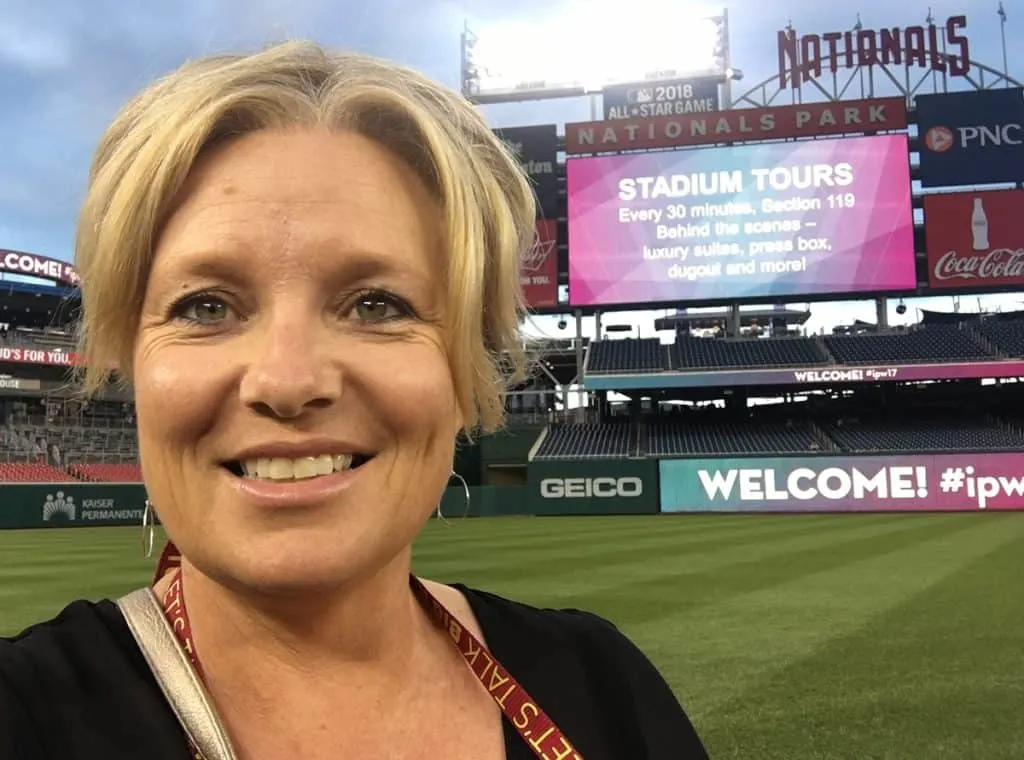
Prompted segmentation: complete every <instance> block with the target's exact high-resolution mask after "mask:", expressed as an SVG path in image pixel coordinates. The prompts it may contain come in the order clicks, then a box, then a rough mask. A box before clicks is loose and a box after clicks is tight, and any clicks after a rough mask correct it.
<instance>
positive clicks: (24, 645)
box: [0, 600, 118, 685]
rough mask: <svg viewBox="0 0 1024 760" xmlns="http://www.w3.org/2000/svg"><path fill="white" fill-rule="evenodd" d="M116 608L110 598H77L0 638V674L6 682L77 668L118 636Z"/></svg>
mask: <svg viewBox="0 0 1024 760" xmlns="http://www.w3.org/2000/svg"><path fill="white" fill-rule="evenodd" d="M117 616H118V613H117V609H116V607H115V605H114V604H113V603H112V602H109V601H101V602H91V601H86V600H77V601H74V602H71V603H70V604H68V605H67V606H66V607H65V608H64V609H62V610H61V611H60V612H59V613H58V614H57V615H56V616H55V617H52V618H50V619H48V620H44V621H41V622H39V623H35V624H34V625H31V626H29V627H28V628H26V629H24V630H23V631H21V632H20V633H18V634H15V635H14V636H10V637H5V638H0V678H3V679H4V680H5V681H6V682H7V683H8V685H10V684H11V683H12V682H20V681H21V680H22V679H23V678H24V677H25V676H28V675H31V676H32V679H31V681H32V683H34V684H38V683H45V682H46V681H47V680H48V677H50V676H53V677H56V676H58V675H59V674H61V673H64V674H65V675H66V674H68V673H69V670H70V671H72V672H78V671H79V670H80V668H71V667H70V666H71V665H72V664H73V663H76V662H80V663H82V664H83V665H89V664H91V663H96V664H99V662H98V661H100V660H102V659H103V658H104V655H106V654H108V653H109V651H110V648H111V645H112V643H113V641H114V640H115V639H116V638H117V636H116V627H117Z"/></svg>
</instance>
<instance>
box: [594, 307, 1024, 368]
mask: <svg viewBox="0 0 1024 760" xmlns="http://www.w3.org/2000/svg"><path fill="white" fill-rule="evenodd" d="M999 357H1010V358H1024V322H1021V321H999V320H986V321H984V322H979V321H977V320H975V321H974V322H965V323H964V324H963V325H956V324H939V325H932V326H928V327H919V328H914V329H911V330H908V331H905V332H904V331H893V332H872V333H862V334H857V335H830V336H827V337H821V338H803V337H788V336H787V337H777V338H697V337H692V336H688V335H686V336H683V335H681V336H679V337H677V339H676V342H675V343H672V344H667V345H663V344H661V343H660V341H659V340H658V339H656V338H640V339H636V338H627V339H623V340H602V341H593V342H592V343H590V345H589V348H588V356H587V373H588V374H594V375H600V374H616V373H619V374H624V373H646V372H666V371H676V372H688V371H696V370H704V371H706V370H715V369H760V368H779V367H818V366H827V365H836V364H839V365H844V364H845V365H864V364H926V363H944V362H968V361H979V360H980V361H984V360H994V359H998V358H999Z"/></svg>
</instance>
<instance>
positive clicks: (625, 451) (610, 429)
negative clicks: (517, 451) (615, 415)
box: [534, 422, 634, 459]
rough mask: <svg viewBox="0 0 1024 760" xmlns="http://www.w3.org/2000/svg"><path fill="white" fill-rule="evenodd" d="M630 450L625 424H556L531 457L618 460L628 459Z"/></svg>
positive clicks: (630, 439)
mask: <svg viewBox="0 0 1024 760" xmlns="http://www.w3.org/2000/svg"><path fill="white" fill-rule="evenodd" d="M633 449H634V446H633V429H632V426H631V425H629V423H628V422H614V423H605V424H594V425H571V424H557V425H552V426H551V427H550V428H548V431H547V435H546V436H545V437H544V440H543V442H542V443H541V445H540V446H539V447H538V449H537V452H536V453H535V455H534V458H535V459H621V458H624V457H628V456H631V455H632V454H633Z"/></svg>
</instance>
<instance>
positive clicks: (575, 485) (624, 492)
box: [540, 478, 644, 499]
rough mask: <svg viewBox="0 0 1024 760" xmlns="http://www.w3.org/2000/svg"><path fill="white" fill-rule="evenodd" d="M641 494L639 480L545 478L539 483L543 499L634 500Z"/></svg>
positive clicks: (641, 489) (641, 485) (641, 484)
mask: <svg viewBox="0 0 1024 760" xmlns="http://www.w3.org/2000/svg"><path fill="white" fill-rule="evenodd" d="M643 492H644V481H643V480H641V479H640V478H545V479H544V480H542V481H541V482H540V495H541V496H542V497H544V498H545V499H589V498H593V497H597V498H599V499H613V498H615V497H621V498H625V499H635V498H636V497H637V496H640V495H642V494H643Z"/></svg>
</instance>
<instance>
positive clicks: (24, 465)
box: [0, 462, 76, 483]
mask: <svg viewBox="0 0 1024 760" xmlns="http://www.w3.org/2000/svg"><path fill="white" fill-rule="evenodd" d="M0 482H5V483H74V482H76V478H74V477H72V476H71V475H69V474H68V473H66V472H64V471H62V470H58V469H57V468H56V467H51V466H50V465H48V464H43V463H41V462H0Z"/></svg>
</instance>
